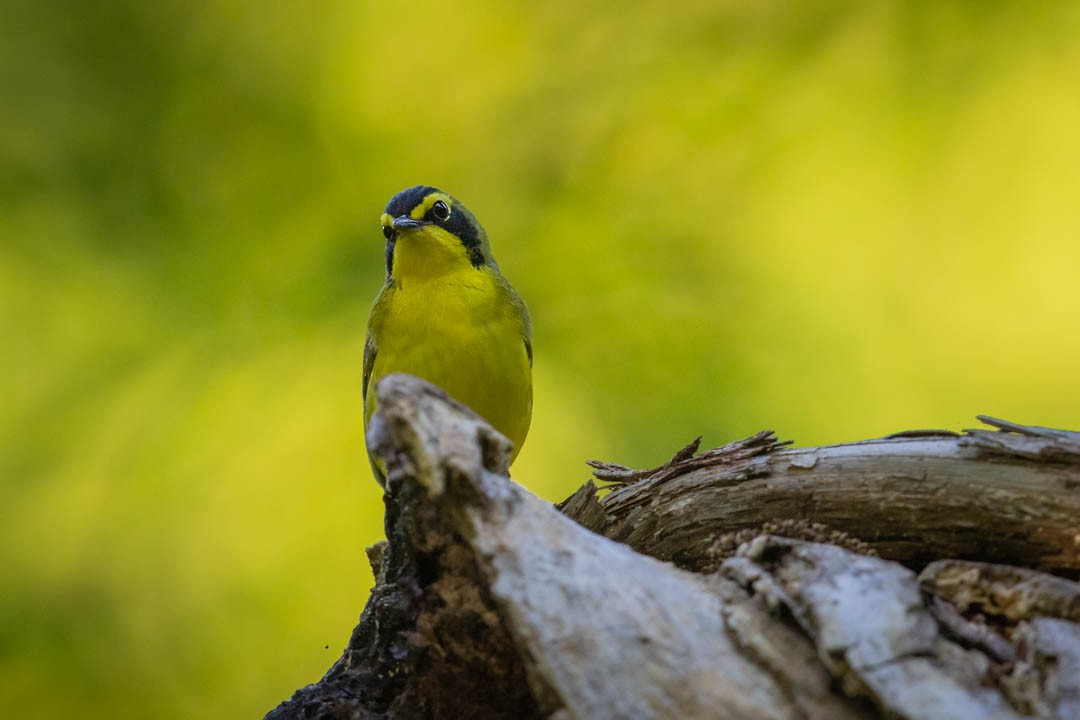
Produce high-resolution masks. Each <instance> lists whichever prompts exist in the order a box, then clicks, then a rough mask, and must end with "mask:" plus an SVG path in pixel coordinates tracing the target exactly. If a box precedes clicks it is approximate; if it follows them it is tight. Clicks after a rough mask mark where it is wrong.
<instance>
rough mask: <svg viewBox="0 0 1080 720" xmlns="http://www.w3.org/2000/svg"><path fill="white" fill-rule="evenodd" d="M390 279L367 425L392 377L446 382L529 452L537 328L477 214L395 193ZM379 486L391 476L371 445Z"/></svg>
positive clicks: (448, 201)
mask: <svg viewBox="0 0 1080 720" xmlns="http://www.w3.org/2000/svg"><path fill="white" fill-rule="evenodd" d="M379 222H380V225H381V227H382V233H383V236H384V237H385V239H386V256H385V257H386V279H385V282H384V283H383V286H382V289H381V290H380V291H379V293H378V295H377V296H376V298H375V302H374V303H373V304H372V306H371V314H370V316H369V318H368V325H367V337H366V340H365V342H364V375H363V400H364V427H365V430H366V429H367V427H368V426H369V425H370V423H371V418H372V416H373V415H374V413H375V411H376V409H377V404H378V403H377V399H376V397H375V393H374V392H373V389H372V388H373V387H374V385H375V383H376V382H377V381H378V380H379V378H381V377H383V376H385V375H389V374H390V373H399V372H400V373H408V374H410V375H415V376H417V377H419V378H422V379H424V380H427V381H428V382H430V383H433V384H435V385H438V386H439V387H441V388H442V389H443V390H445V391H446V392H447V393H448V394H449V395H450V396H451V397H453V398H454V399H455V400H458V401H460V402H462V403H464V404H466V405H468V406H469V407H470V408H472V409H473V410H474V411H475V412H476V413H477V414H479V415H480V416H481V417H483V418H484V419H485V420H487V421H488V422H489V423H490V424H491V425H492V427H494V428H495V429H496V430H498V431H499V432H500V433H502V434H503V435H505V436H506V437H507V438H508V439H509V440H510V441H511V442H512V443H513V451H512V454H511V459H510V460H511V462H513V460H514V459H515V458H516V457H517V455H518V452H519V451H520V450H521V446H522V443H524V442H525V436H526V435H527V434H528V432H529V424H530V422H531V420H532V395H533V393H532V363H533V350H532V321H531V320H530V318H529V311H528V309H527V308H526V307H525V302H524V301H523V300H522V299H521V296H520V295H518V293H517V291H516V290H514V287H513V286H512V285H511V284H510V282H509V281H508V280H507V279H506V277H505V276H504V275H503V274H502V272H501V271H500V269H499V265H498V264H497V263H496V262H495V258H494V256H492V254H491V245H490V243H489V242H488V238H487V233H486V232H485V231H484V228H483V227H482V226H481V225H480V223H479V222H478V221H477V219H476V216H475V215H473V214H472V213H471V212H470V211H469V210H468V208H466V207H465V205H463V204H462V203H461V202H460V201H459V200H457V199H456V198H454V197H452V196H450V195H449V194H447V193H445V192H443V191H442V190H439V189H438V188H434V187H431V186H428V185H417V186H415V187H410V188H407V189H405V190H402V191H401V192H399V193H397V194H396V195H394V196H393V197H392V198H391V199H390V202H389V203H387V205H386V210H385V212H383V214H382V216H381V217H380V219H379ZM368 456H369V457H370V458H371V466H372V470H373V472H374V473H375V479H376V481H378V483H379V484H380V485H382V486H384V487H385V473H384V471H383V469H382V468H381V467H380V465H379V463H378V462H377V461H376V460H375V459H374V455H373V453H372V452H371V449H370V448H369V451H368Z"/></svg>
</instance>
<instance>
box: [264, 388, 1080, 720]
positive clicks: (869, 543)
mask: <svg viewBox="0 0 1080 720" xmlns="http://www.w3.org/2000/svg"><path fill="white" fill-rule="evenodd" d="M376 392H377V393H378V398H379V412H378V413H377V415H376V416H375V418H374V420H373V423H372V427H371V430H370V433H369V445H371V446H373V447H374V448H375V450H376V452H377V454H378V455H379V456H380V457H381V458H382V460H383V461H384V463H385V465H386V468H387V478H386V487H387V492H386V498H385V500H386V534H387V541H386V542H385V543H380V544H379V545H377V546H375V547H374V548H372V549H370V550H369V555H370V557H371V561H372V565H373V567H374V569H375V574H376V579H377V580H376V586H375V588H374V589H373V590H372V594H371V597H370V598H369V600H368V603H367V606H366V607H365V608H364V611H363V614H362V615H361V618H360V622H359V624H358V625H357V627H356V629H355V630H354V632H353V635H352V637H351V639H350V641H349V644H348V647H347V648H346V650H345V652H344V654H343V655H342V657H341V659H340V660H338V662H337V663H335V665H334V666H333V667H332V668H331V669H330V670H329V671H328V672H327V674H326V675H325V676H324V677H323V679H322V680H320V681H319V682H318V683H316V684H314V685H310V686H308V687H305V688H302V689H301V690H299V691H297V693H296V694H295V695H294V696H293V697H292V698H291V699H290V700H288V701H286V702H284V703H282V704H281V705H280V706H278V707H277V708H276V709H274V710H273V711H271V712H270V713H269V714H268V715H267V718H270V719H272V720H284V719H286V718H426V717H432V718H470V719H471V720H482V719H484V718H556V719H558V720H568V719H570V718H582V719H588V720H592V719H594V718H597V719H601V720H602V719H604V718H613V719H614V718H733V719H741V718H745V719H747V720H757V719H758V718H777V719H780V718H783V719H787V718H791V719H793V720H794V719H795V718H821V719H822V720H825V719H832V718H835V719H837V720H846V719H848V718H851V719H854V718H878V717H889V718H894V717H897V718H1020V717H1040V718H1080V586H1078V585H1077V584H1076V583H1074V582H1072V580H1071V579H1069V578H1073V577H1076V576H1077V575H1078V574H1080V493H1078V492H1077V488H1080V434H1077V433H1068V432H1064V431H1059V430H1049V429H1045V428H1035V427H1027V426H1019V425H1013V424H1010V423H1004V422H1001V421H989V422H990V423H991V424H992V425H994V426H995V427H997V428H999V430H997V431H987V430H973V431H967V433H966V434H964V435H957V434H953V433H944V432H941V431H930V432H920V433H914V434H913V433H903V434H901V435H899V436H893V437H890V438H885V439H881V440H873V441H867V442H863V443H853V444H849V445H838V446H829V447H819V448H802V449H791V448H785V447H783V445H784V444H783V443H780V442H778V441H777V440H776V439H775V437H774V436H773V435H772V433H759V434H758V435H755V436H753V437H751V438H748V439H747V440H744V441H740V442H738V443H732V444H731V445H728V446H725V447H723V448H718V449H716V450H710V451H707V452H704V453H701V454H696V451H697V444H696V443H694V444H691V446H688V447H687V448H684V449H683V450H681V451H680V452H679V453H677V454H676V455H675V457H673V458H672V460H671V461H669V462H668V463H666V464H665V465H663V466H661V467H659V468H655V469H653V470H647V471H634V470H630V469H628V468H624V467H622V466H618V465H613V464H605V463H594V467H595V468H596V477H597V479H598V480H600V481H601V482H603V483H607V484H609V485H610V486H612V487H613V489H612V491H611V492H610V493H609V494H607V495H606V496H605V497H603V498H600V497H598V493H597V490H596V487H595V485H594V484H593V483H592V482H591V481H590V482H589V483H587V484H586V485H585V486H583V487H582V488H581V489H579V490H578V491H577V492H576V493H574V495H572V496H571V497H570V498H568V499H567V500H566V501H565V502H564V503H562V504H561V505H560V506H559V507H558V508H556V507H552V506H551V505H550V504H548V503H546V502H544V501H542V500H540V499H539V498H537V497H535V496H533V495H531V494H530V493H528V492H527V491H526V490H524V489H523V488H521V487H520V486H518V485H516V484H515V483H513V482H511V481H510V480H509V479H508V477H507V473H506V469H507V465H508V461H509V457H510V444H509V442H508V441H507V440H506V439H505V438H503V437H502V436H501V435H499V434H498V433H497V432H495V431H494V430H493V429H492V428H491V427H490V426H489V425H488V424H487V423H486V422H484V421H483V420H482V419H481V418H479V417H478V416H476V415H475V414H474V413H472V412H471V411H470V410H469V409H468V408H466V407H464V406H462V405H460V404H459V403H456V402H455V401H453V400H451V399H450V398H448V397H447V396H446V395H445V393H443V392H442V391H441V390H439V389H437V388H435V387H433V386H431V385H429V384H427V383H424V382H423V381H420V380H417V379H416V378H411V377H408V376H401V375H398V376H390V377H387V378H384V379H383V380H382V381H381V382H380V383H379V384H378V386H377V388H376ZM1014 566H1016V567H1014ZM920 571H921V573H920ZM917 573H920V574H917ZM1050 573H1054V574H1050Z"/></svg>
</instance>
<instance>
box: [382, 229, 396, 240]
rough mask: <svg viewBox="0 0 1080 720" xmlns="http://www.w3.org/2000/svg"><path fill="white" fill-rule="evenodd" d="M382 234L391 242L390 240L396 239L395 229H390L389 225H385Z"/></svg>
mask: <svg viewBox="0 0 1080 720" xmlns="http://www.w3.org/2000/svg"><path fill="white" fill-rule="evenodd" d="M382 234H383V237H384V238H386V239H387V240H389V239H390V238H392V237H394V228H392V227H390V226H389V225H383V226H382Z"/></svg>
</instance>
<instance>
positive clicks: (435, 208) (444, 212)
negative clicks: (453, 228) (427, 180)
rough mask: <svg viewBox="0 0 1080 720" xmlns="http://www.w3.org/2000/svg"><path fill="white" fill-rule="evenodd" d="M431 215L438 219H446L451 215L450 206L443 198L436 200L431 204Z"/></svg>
mask: <svg viewBox="0 0 1080 720" xmlns="http://www.w3.org/2000/svg"><path fill="white" fill-rule="evenodd" d="M431 216H432V217H434V218H435V219H436V220H446V219H447V218H448V217H450V208H449V207H448V206H447V204H446V203H444V202H443V201H442V200H436V201H435V204H434V205H432V206H431Z"/></svg>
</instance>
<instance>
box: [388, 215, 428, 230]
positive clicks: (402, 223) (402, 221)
mask: <svg viewBox="0 0 1080 720" xmlns="http://www.w3.org/2000/svg"><path fill="white" fill-rule="evenodd" d="M425 224H426V223H424V222H421V221H420V220H413V219H412V218H411V217H409V216H408V215H398V216H397V217H396V218H394V222H392V223H391V225H392V226H393V228H394V229H395V230H411V229H413V228H418V227H420V226H421V225H425Z"/></svg>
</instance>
